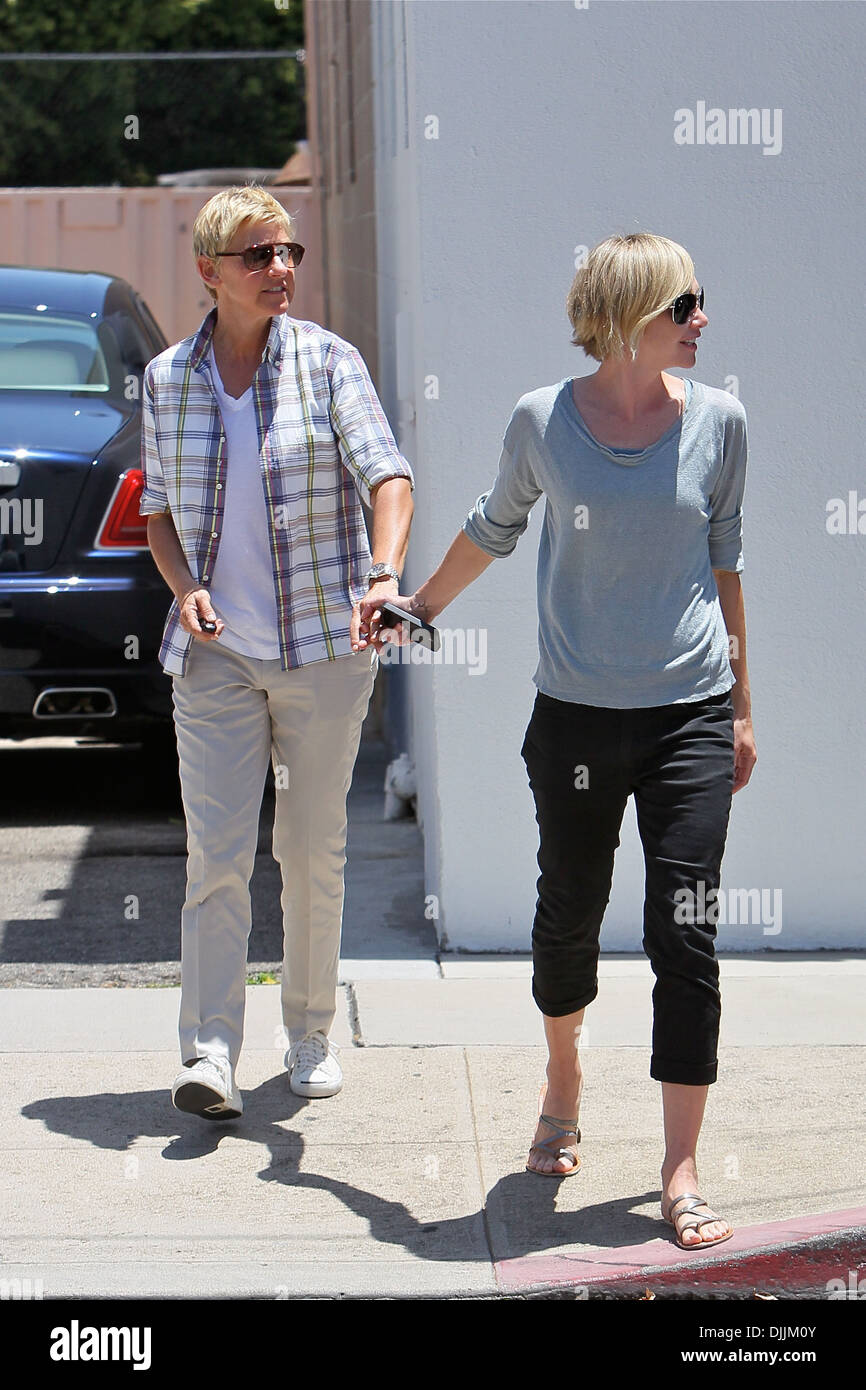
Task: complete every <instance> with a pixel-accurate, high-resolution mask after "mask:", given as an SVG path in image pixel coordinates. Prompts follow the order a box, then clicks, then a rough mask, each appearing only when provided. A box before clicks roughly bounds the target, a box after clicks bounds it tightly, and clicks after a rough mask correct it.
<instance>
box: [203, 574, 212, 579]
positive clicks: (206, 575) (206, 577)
mask: <svg viewBox="0 0 866 1390" xmlns="http://www.w3.org/2000/svg"><path fill="white" fill-rule="evenodd" d="M205 579H210V575H209V574H203V575H202V580H205Z"/></svg>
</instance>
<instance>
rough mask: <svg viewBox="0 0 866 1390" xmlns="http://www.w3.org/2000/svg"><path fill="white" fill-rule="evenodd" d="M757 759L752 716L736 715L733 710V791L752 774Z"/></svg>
mask: <svg viewBox="0 0 866 1390" xmlns="http://www.w3.org/2000/svg"><path fill="white" fill-rule="evenodd" d="M757 761H758V754H757V751H756V749H755V735H754V731H753V729H752V716H751V715H750V714H744V715H742V716H741V717H738V716H737V713H736V711H734V788H733V789H734V791H735V792H738V791H741V790H742V788H743V787H744V786H745V785H746V783H747V782H748V780H749V778H750V777H751V775H752V769H753V768H754V766H755V763H756V762H757Z"/></svg>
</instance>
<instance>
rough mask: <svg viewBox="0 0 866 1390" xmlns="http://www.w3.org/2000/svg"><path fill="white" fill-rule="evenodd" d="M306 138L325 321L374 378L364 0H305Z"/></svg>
mask: <svg viewBox="0 0 866 1390" xmlns="http://www.w3.org/2000/svg"><path fill="white" fill-rule="evenodd" d="M304 21H305V26H306V38H305V43H306V50H307V69H306V79H307V138H308V142H309V149H310V156H311V161H312V169H313V190H314V194H315V196H316V197H317V198H318V199H319V200H320V209H321V217H322V255H323V273H324V314H325V320H324V321H325V326H326V327H327V328H330V329H331V330H332V331H333V332H334V333H339V335H340V336H341V337H343V338H346V339H348V341H349V342H350V343H354V345H355V347H357V348H358V350H359V351H360V352H361V354H362V356H363V357H364V360H365V361H366V363H367V365H368V367H369V368H370V373H371V375H372V377H373V380H374V381H377V382H378V357H379V354H378V343H377V285H376V219H375V208H376V203H375V196H376V184H375V176H374V166H375V150H374V132H373V77H372V59H371V52H370V36H371V26H370V4H369V0H351V3H350V4H346V3H343V2H342V0H341V2H340V3H337V0H305V5H304Z"/></svg>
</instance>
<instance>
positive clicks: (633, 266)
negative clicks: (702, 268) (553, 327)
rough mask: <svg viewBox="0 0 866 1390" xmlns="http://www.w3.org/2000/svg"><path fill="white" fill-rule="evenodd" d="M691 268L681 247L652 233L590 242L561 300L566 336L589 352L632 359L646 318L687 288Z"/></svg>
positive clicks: (597, 357) (600, 359)
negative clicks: (566, 322) (569, 332)
mask: <svg viewBox="0 0 866 1390" xmlns="http://www.w3.org/2000/svg"><path fill="white" fill-rule="evenodd" d="M694 274H695V268H694V265H693V263H692V258H691V256H690V255H689V253H688V251H686V250H685V248H684V247H682V246H680V245H679V244H678V243H677V242H676V241H670V240H669V239H668V238H667V237H665V236H655V235H653V233H652V232H631V233H630V234H629V235H628V236H612V237H608V238H607V239H606V240H605V241H600V242H599V243H598V245H597V246H594V247H593V249H592V250H591V251H590V253H589V255H588V256H587V258H586V261H585V263H584V264H583V265H582V266H581V267H580V270H578V272H577V274H576V275H575V277H574V280H573V281H572V285H571V289H570V290H569V292H568V298H567V299H566V308H567V310H568V317H569V319H570V320H571V326H572V329H573V332H572V336H571V341H572V342H573V343H574V345H575V347H582V348H583V350H584V352H585V353H586V354H587V356H588V357H594V358H595V360H596V361H597V362H603V361H604V359H605V358H606V357H625V354H626V349H628V351H629V353H630V355H631V359H632V361H634V359H635V356H636V355H637V348H638V344H639V343H640V340H641V336H642V334H643V331H644V329H645V328H646V326H647V324H648V323H649V322H650V320H651V319H653V318H655V316H656V314H658V313H660V312H661V310H662V309H666V308H667V307H668V305H669V304H672V303H673V301H674V300H675V299H676V298H677V296H678V295H680V294H686V293H687V292H688V291H689V290H690V289H691V287H692V280H693V278H694Z"/></svg>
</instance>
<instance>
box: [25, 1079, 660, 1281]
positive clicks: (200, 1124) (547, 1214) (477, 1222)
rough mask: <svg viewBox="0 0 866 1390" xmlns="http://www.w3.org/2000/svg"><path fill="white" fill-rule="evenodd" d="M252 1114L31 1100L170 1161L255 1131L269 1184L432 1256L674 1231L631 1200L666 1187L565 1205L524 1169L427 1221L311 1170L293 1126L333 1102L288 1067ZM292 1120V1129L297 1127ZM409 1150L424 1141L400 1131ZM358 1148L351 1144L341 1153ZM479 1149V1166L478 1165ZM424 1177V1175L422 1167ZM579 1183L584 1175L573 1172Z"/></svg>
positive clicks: (36, 1115)
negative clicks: (300, 1087) (474, 1205)
mask: <svg viewBox="0 0 866 1390" xmlns="http://www.w3.org/2000/svg"><path fill="white" fill-rule="evenodd" d="M243 1099H244V1114H243V1116H242V1117H241V1118H240V1119H238V1120H234V1121H221V1122H218V1121H206V1120H202V1119H200V1118H199V1117H198V1116H193V1115H183V1114H181V1113H180V1112H178V1111H176V1110H173V1109H172V1107H171V1103H170V1101H169V1100H168V1098H167V1095H166V1092H165V1090H164V1089H160V1090H158V1091H133V1092H120V1093H110V1092H109V1093H99V1094H96V1095H89V1096H55V1097H51V1098H49V1099H43V1100H37V1101H32V1102H31V1103H29V1104H28V1105H25V1106H23V1107H22V1110H21V1113H22V1115H24V1116H25V1117H26V1118H27V1119H31V1120H36V1121H39V1122H40V1123H42V1124H44V1125H45V1127H46V1129H48V1130H49V1131H51V1132H52V1133H55V1134H63V1135H65V1136H66V1137H68V1138H73V1139H80V1140H84V1141H86V1142H87V1143H90V1144H93V1145H94V1146H96V1147H97V1148H101V1149H111V1150H115V1151H117V1152H119V1153H123V1152H125V1151H126V1150H129V1149H130V1147H131V1145H132V1144H134V1143H135V1141H136V1140H138V1139H147V1138H150V1139H163V1138H164V1139H166V1140H167V1141H168V1142H167V1143H166V1146H165V1148H164V1149H163V1150H162V1157H163V1158H164V1159H166V1160H168V1161H170V1162H190V1161H194V1160H196V1159H199V1158H202V1157H204V1156H205V1155H207V1154H211V1153H214V1152H215V1151H216V1150H217V1149H218V1148H219V1145H220V1142H221V1140H222V1139H223V1138H224V1137H228V1136H231V1137H232V1138H233V1139H246V1140H249V1141H251V1142H252V1143H255V1144H261V1145H264V1146H265V1147H266V1148H268V1150H269V1151H270V1155H271V1159H270V1163H269V1164H268V1166H267V1168H264V1169H262V1170H261V1171H260V1172H259V1173H258V1174H257V1176H258V1177H259V1178H260V1179H261V1181H262V1182H272V1183H282V1184H283V1185H284V1186H286V1187H288V1188H299V1189H317V1190H319V1191H324V1192H328V1193H331V1194H332V1195H333V1196H334V1197H336V1198H337V1199H338V1200H339V1201H340V1202H342V1203H343V1204H344V1205H345V1206H346V1207H347V1209H348V1210H349V1211H351V1212H353V1213H354V1214H355V1215H356V1216H358V1217H361V1218H362V1219H364V1220H366V1221H367V1222H368V1224H369V1228H370V1234H371V1236H372V1237H373V1239H374V1240H376V1241H377V1242H380V1243H381V1244H383V1245H392V1246H395V1245H396V1246H401V1247H402V1248H403V1249H404V1250H406V1251H407V1252H409V1253H410V1254H412V1255H414V1256H416V1257H418V1258H421V1259H426V1260H441V1261H472V1260H478V1261H482V1262H489V1261H490V1260H491V1258H492V1259H493V1260H496V1261H498V1260H504V1259H514V1258H517V1257H520V1256H522V1255H528V1254H532V1253H542V1252H545V1251H548V1250H550V1249H551V1247H557V1248H560V1249H561V1248H562V1247H563V1246H569V1245H580V1246H584V1247H602V1248H604V1247H613V1246H619V1245H637V1244H640V1243H642V1242H644V1241H648V1240H653V1239H654V1238H658V1237H664V1236H665V1235H666V1231H667V1228H666V1227H664V1226H662V1224H661V1219H660V1218H659V1219H653V1218H651V1217H648V1216H644V1215H642V1214H641V1213H639V1212H634V1211H632V1210H631V1208H633V1207H635V1206H641V1205H643V1204H645V1203H647V1202H650V1201H655V1202H658V1201H659V1199H660V1196H661V1193H660V1191H659V1190H658V1189H655V1190H653V1191H649V1192H643V1193H635V1194H632V1195H629V1196H623V1197H620V1198H617V1199H616V1200H615V1201H608V1202H599V1203H594V1204H592V1205H590V1206H583V1207H581V1208H580V1209H579V1210H577V1211H557V1210H556V1195H557V1193H558V1192H559V1190H560V1183H559V1182H556V1181H554V1180H552V1179H546V1178H539V1177H537V1176H536V1175H535V1174H532V1173H527V1172H524V1171H522V1170H521V1171H519V1172H514V1173H509V1174H507V1175H506V1176H505V1177H502V1178H500V1179H499V1180H498V1181H497V1182H496V1183H494V1184H493V1186H492V1187H491V1188H490V1190H489V1192H488V1193H487V1197H486V1201H485V1204H484V1207H483V1208H482V1209H481V1210H478V1211H475V1212H472V1213H470V1214H467V1215H464V1216H457V1217H449V1218H446V1219H444V1220H443V1219H441V1218H439V1219H437V1220H435V1221H426V1222H425V1221H419V1220H418V1218H417V1217H416V1216H415V1215H413V1213H412V1212H411V1211H410V1209H409V1208H408V1207H407V1206H406V1205H405V1203H403V1202H400V1201H395V1200H390V1199H388V1198H385V1197H381V1196H379V1195H378V1194H377V1193H375V1192H371V1191H368V1190H367V1189H365V1188H362V1187H358V1186H355V1185H354V1184H352V1183H349V1182H345V1181H342V1180H340V1179H338V1178H334V1177H329V1176H327V1175H325V1174H322V1173H315V1172H311V1171H309V1170H307V1169H302V1167H301V1164H302V1160H303V1158H304V1155H305V1152H306V1148H307V1145H306V1143H305V1136H304V1134H302V1133H301V1132H300V1131H299V1130H296V1129H292V1128H291V1121H292V1120H293V1119H294V1117H295V1116H296V1115H298V1114H299V1113H300V1112H301V1111H303V1110H304V1109H305V1108H306V1107H307V1106H310V1105H314V1106H318V1105H322V1104H328V1102H327V1101H324V1102H323V1101H309V1100H306V1099H304V1098H303V1097H300V1096H295V1095H294V1094H293V1093H292V1092H291V1091H290V1090H289V1087H288V1083H287V1080H286V1076H285V1073H282V1074H280V1075H278V1076H274V1077H269V1078H268V1080H267V1081H265V1082H263V1083H262V1084H261V1085H260V1086H258V1087H256V1088H254V1089H252V1090H244V1092H243ZM287 1122H288V1127H287ZM393 1143H394V1148H395V1150H396V1151H397V1152H398V1153H399V1152H400V1151H401V1149H402V1148H404V1147H410V1148H413V1149H415V1148H417V1144H416V1143H411V1144H410V1143H409V1141H408V1140H406V1141H404V1140H401V1137H400V1136H399V1135H395V1136H394V1139H393ZM350 1148H351V1142H350V1141H349V1142H347V1143H346V1144H344V1145H342V1146H341V1148H340V1153H341V1156H342V1157H343V1158H344V1157H345V1153H346V1151H347V1150H348V1149H350ZM474 1162H475V1160H474V1155H473V1164H474ZM420 1180H421V1181H423V1175H420ZM565 1181H566V1182H570V1183H571V1182H573V1183H579V1182H581V1175H578V1176H577V1177H575V1178H569V1179H565Z"/></svg>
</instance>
